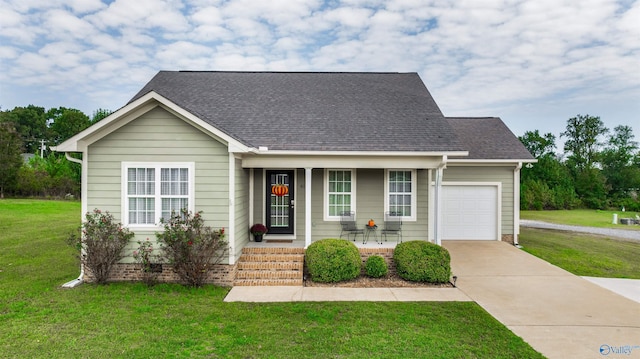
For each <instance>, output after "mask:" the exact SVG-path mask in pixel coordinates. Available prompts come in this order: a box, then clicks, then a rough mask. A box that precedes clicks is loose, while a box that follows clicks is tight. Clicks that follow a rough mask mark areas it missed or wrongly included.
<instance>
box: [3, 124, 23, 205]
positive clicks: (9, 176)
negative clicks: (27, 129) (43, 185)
mask: <svg viewBox="0 0 640 359" xmlns="http://www.w3.org/2000/svg"><path fill="white" fill-rule="evenodd" d="M21 147H22V143H21V140H20V136H19V135H18V132H16V130H15V128H14V126H13V124H12V123H11V122H0V198H4V193H5V192H6V191H7V189H11V188H12V187H14V185H15V183H16V178H17V177H18V170H19V169H20V166H22V156H20V152H21Z"/></svg>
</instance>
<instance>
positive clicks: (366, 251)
mask: <svg viewBox="0 0 640 359" xmlns="http://www.w3.org/2000/svg"><path fill="white" fill-rule="evenodd" d="M358 250H359V251H360V258H362V274H363V275H364V263H365V262H366V261H367V258H369V257H370V256H374V255H378V256H380V257H382V258H384V261H385V262H387V268H388V269H389V274H395V273H396V263H395V262H394V261H393V248H358Z"/></svg>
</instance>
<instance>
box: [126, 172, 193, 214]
mask: <svg viewBox="0 0 640 359" xmlns="http://www.w3.org/2000/svg"><path fill="white" fill-rule="evenodd" d="M122 167H123V168H122V173H123V181H122V183H123V187H124V188H123V193H124V198H123V208H124V216H123V217H124V219H123V222H124V223H125V224H128V225H135V226H155V225H157V224H159V223H160V218H165V219H168V218H169V217H170V216H171V212H173V211H176V212H178V211H180V210H181V209H182V208H186V209H188V210H189V211H193V208H192V207H193V188H192V187H193V176H194V170H193V163H123V165H122Z"/></svg>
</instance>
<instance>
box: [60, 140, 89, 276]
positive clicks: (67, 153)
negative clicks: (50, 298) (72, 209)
mask: <svg viewBox="0 0 640 359" xmlns="http://www.w3.org/2000/svg"><path fill="white" fill-rule="evenodd" d="M64 157H65V158H66V159H67V160H69V161H71V162H73V163H78V164H80V166H82V160H79V159H77V158H73V157H71V156H69V152H65V153H64ZM81 200H82V199H81ZM84 254H85V253H84V249H82V250H81V251H80V257H82V256H83V255H84ZM83 278H84V264H82V259H81V260H80V275H79V276H78V278H76V279H74V280H72V281H69V282H67V283H65V284H63V285H62V288H75V287H77V286H79V285H80V284H82V283H84V279H83Z"/></svg>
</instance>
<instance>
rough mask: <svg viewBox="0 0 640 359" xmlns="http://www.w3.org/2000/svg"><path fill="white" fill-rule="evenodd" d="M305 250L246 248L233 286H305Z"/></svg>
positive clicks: (239, 261)
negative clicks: (303, 284) (303, 283)
mask: <svg viewBox="0 0 640 359" xmlns="http://www.w3.org/2000/svg"><path fill="white" fill-rule="evenodd" d="M303 275H304V248H265V247H258V248H255V247H254V248H243V249H242V255H241V256H240V259H239V260H238V264H237V270H236V277H235V280H234V281H233V285H234V286H277V285H283V286H302V281H303Z"/></svg>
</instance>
